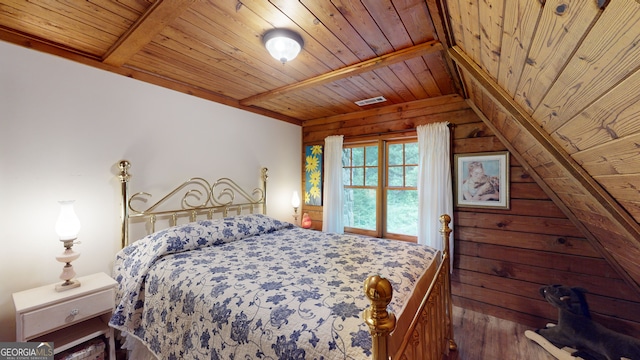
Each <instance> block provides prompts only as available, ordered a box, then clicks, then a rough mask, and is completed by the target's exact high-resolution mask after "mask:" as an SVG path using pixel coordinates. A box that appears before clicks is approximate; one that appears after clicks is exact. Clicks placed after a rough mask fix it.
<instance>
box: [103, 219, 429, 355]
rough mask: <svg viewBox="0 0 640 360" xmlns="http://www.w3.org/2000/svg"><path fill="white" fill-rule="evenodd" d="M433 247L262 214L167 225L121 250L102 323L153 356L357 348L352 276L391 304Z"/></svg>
mask: <svg viewBox="0 0 640 360" xmlns="http://www.w3.org/2000/svg"><path fill="white" fill-rule="evenodd" d="M435 254H436V252H435V250H433V249H431V248H429V247H425V246H421V245H417V244H412V243H406V242H400V241H389V240H383V239H374V238H367V237H361V236H350V235H338V234H326V233H322V232H318V231H312V230H305V229H301V228H298V227H295V226H293V225H292V224H289V223H286V222H281V221H278V220H275V219H273V218H270V217H268V216H265V215H243V216H237V217H233V218H225V219H218V220H206V221H199V222H195V223H189V224H185V225H179V226H175V227H171V228H168V229H165V230H162V231H159V232H157V233H155V234H152V235H149V236H147V237H145V238H143V239H141V240H139V241H137V242H135V243H133V244H131V245H130V246H128V247H126V248H124V249H122V250H121V251H120V252H119V253H118V254H117V255H116V260H115V264H114V277H115V279H116V280H117V281H118V283H119V286H118V288H117V298H116V304H117V306H116V309H115V312H114V315H113V317H112V318H111V321H110V325H111V326H112V327H114V328H116V329H119V330H122V331H125V332H127V333H129V334H132V335H134V336H135V337H136V338H138V339H139V340H141V341H142V342H143V343H144V344H145V345H146V346H147V347H148V348H149V349H150V350H151V351H152V352H153V353H154V354H156V356H157V357H158V358H159V359H225V360H226V359H237V360H239V359H268V360H272V359H327V360H328V359H368V358H370V356H371V338H370V335H369V331H368V328H367V326H366V325H365V324H364V322H363V320H362V311H363V310H364V309H365V308H366V307H368V306H369V300H368V299H367V298H366V297H365V295H364V291H363V282H364V280H365V279H366V278H367V277H368V276H369V275H372V274H380V275H381V276H384V277H387V278H388V279H389V280H390V281H391V283H392V285H393V289H394V297H393V300H392V302H391V304H390V308H391V310H392V311H394V312H396V313H398V311H401V310H402V308H403V306H404V302H405V301H406V298H407V297H408V296H410V293H411V289H412V288H413V286H414V284H415V282H416V281H417V280H418V278H419V277H420V276H421V274H422V273H423V272H424V271H425V269H426V268H427V267H428V266H429V264H430V263H431V261H432V260H433V258H434V256H435Z"/></svg>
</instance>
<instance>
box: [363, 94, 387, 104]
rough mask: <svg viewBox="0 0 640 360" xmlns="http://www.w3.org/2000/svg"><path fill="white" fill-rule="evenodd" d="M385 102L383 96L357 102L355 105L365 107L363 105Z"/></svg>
mask: <svg viewBox="0 0 640 360" xmlns="http://www.w3.org/2000/svg"><path fill="white" fill-rule="evenodd" d="M385 101H387V99H385V98H384V96H376V97H372V98H370V99H364V100H358V101H356V105H358V106H365V105H371V104H377V103H381V102H385Z"/></svg>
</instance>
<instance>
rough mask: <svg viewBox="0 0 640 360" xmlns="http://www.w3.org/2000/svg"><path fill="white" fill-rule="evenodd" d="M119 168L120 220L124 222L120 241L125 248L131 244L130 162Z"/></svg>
mask: <svg viewBox="0 0 640 360" xmlns="http://www.w3.org/2000/svg"><path fill="white" fill-rule="evenodd" d="M118 167H119V168H120V174H119V175H118V178H120V189H121V193H122V206H121V208H120V209H121V211H120V218H121V221H122V227H121V233H120V239H121V244H120V246H121V247H123V248H124V247H125V246H127V244H128V243H129V219H128V217H129V211H128V207H127V199H128V198H129V194H128V188H129V186H128V184H129V179H131V174H129V168H130V167H131V163H129V161H127V160H121V161H120V163H119V164H118Z"/></svg>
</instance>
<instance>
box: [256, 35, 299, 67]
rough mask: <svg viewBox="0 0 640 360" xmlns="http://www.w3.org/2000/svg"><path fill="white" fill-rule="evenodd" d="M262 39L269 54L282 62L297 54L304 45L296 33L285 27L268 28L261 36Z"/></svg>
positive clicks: (291, 58)
mask: <svg viewBox="0 0 640 360" xmlns="http://www.w3.org/2000/svg"><path fill="white" fill-rule="evenodd" d="M262 41H263V43H264V46H265V47H266V48H267V50H268V51H269V54H271V56H273V57H274V58H275V59H276V60H278V61H280V62H281V63H283V64H284V63H286V62H287V61H291V60H293V59H294V58H295V57H296V56H298V54H299V53H300V50H302V46H303V45H304V41H303V40H302V37H301V36H300V35H299V34H298V33H296V32H294V31H291V30H287V29H272V30H269V31H267V32H266V33H265V34H264V36H263V37H262Z"/></svg>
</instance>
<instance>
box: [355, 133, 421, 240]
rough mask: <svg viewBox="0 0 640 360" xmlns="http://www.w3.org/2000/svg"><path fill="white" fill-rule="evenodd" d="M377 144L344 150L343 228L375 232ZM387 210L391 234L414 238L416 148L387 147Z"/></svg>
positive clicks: (412, 145)
mask: <svg viewBox="0 0 640 360" xmlns="http://www.w3.org/2000/svg"><path fill="white" fill-rule="evenodd" d="M379 151H380V150H379V148H378V144H377V143H376V144H375V145H364V146H354V147H345V148H344V149H343V153H342V155H343V157H342V158H343V175H344V176H343V179H344V222H345V226H346V227H352V228H358V229H364V230H372V231H375V230H376V229H377V226H376V218H377V216H376V211H377V209H378V206H377V204H376V202H377V193H378V191H384V190H385V189H384V188H383V187H382V186H381V185H382V184H380V182H379V180H380V179H379V178H378V165H379V164H378V153H379ZM386 153H387V158H386V160H387V166H386V169H387V171H388V173H387V174H386V177H385V178H386V180H387V188H386V193H385V195H386V196H385V198H386V206H385V207H383V218H384V219H385V220H386V230H387V232H390V233H395V234H403V235H413V236H415V235H417V230H418V229H417V220H418V191H417V183H418V144H417V143H416V142H408V143H393V144H389V145H388V147H387V152H386Z"/></svg>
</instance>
